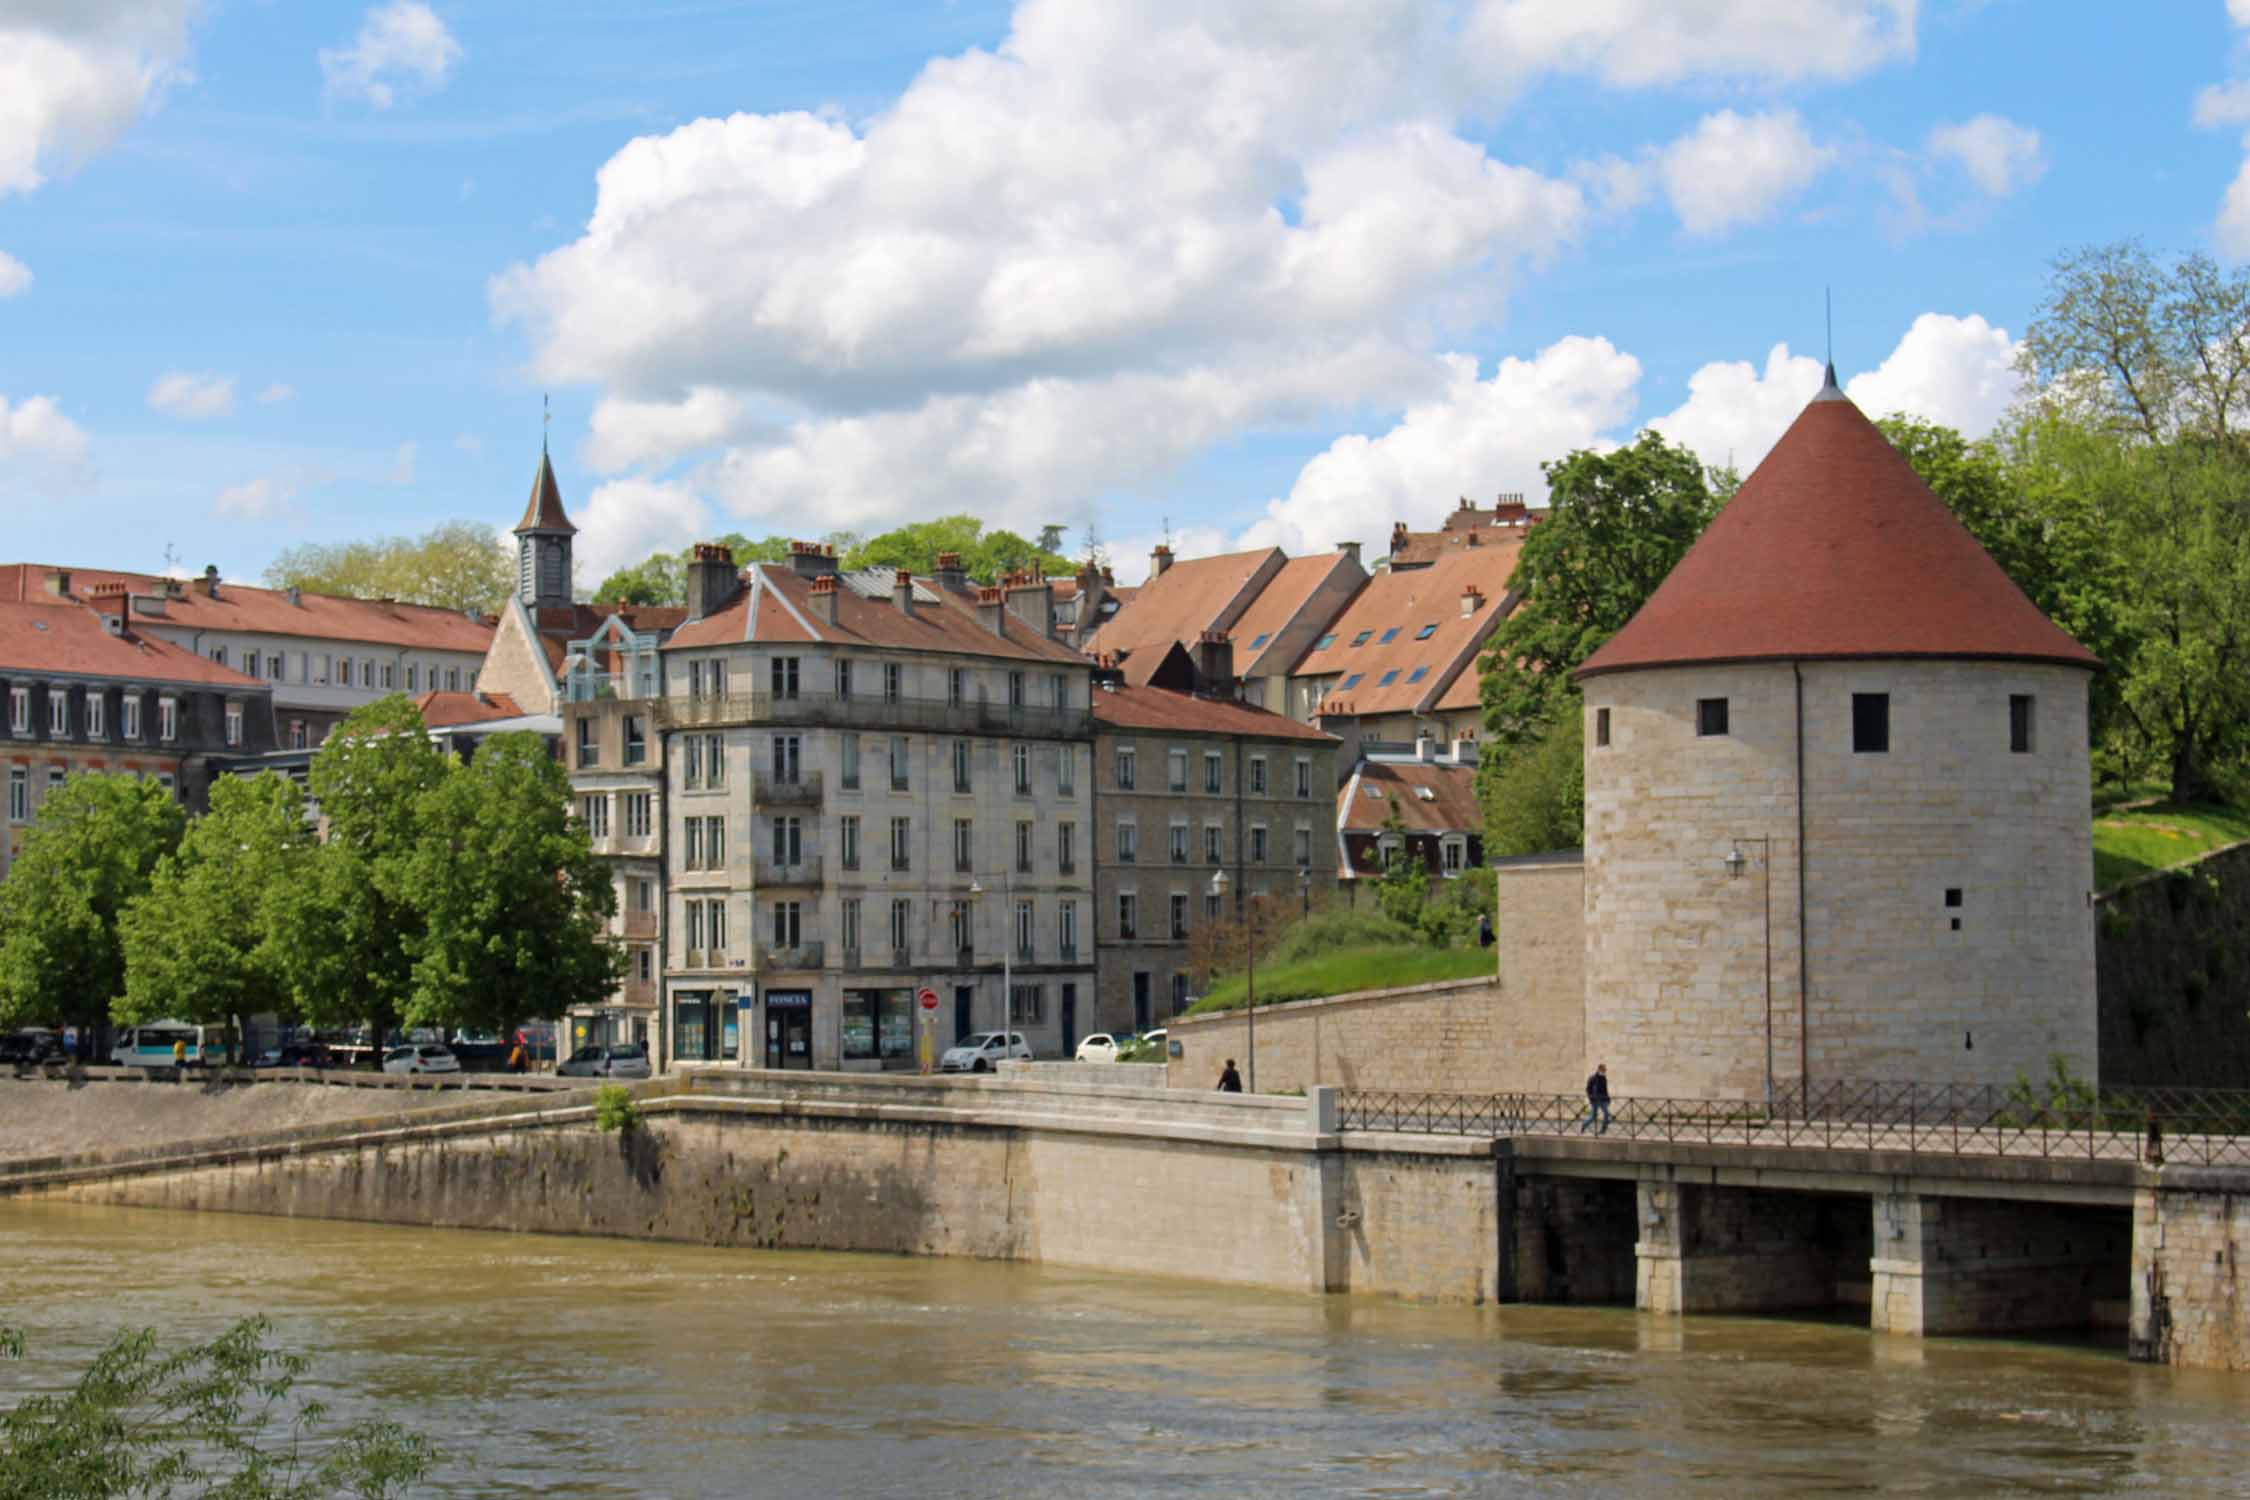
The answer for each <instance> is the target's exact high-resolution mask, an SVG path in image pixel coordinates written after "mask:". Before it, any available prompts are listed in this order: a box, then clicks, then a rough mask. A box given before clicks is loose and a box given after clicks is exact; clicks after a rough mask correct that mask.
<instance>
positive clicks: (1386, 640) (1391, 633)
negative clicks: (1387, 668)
mask: <svg viewBox="0 0 2250 1500" xmlns="http://www.w3.org/2000/svg"><path fill="white" fill-rule="evenodd" d="M1396 639H1398V627H1397V626H1396V625H1393V626H1392V627H1391V628H1390V629H1388V630H1386V631H1384V632H1383V638H1382V639H1381V640H1379V641H1377V642H1376V643H1375V644H1376V645H1378V646H1388V645H1389V644H1390V643H1391V642H1392V641H1394V640H1396Z"/></svg>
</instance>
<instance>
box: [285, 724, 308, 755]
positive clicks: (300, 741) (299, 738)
mask: <svg viewBox="0 0 2250 1500" xmlns="http://www.w3.org/2000/svg"><path fill="white" fill-rule="evenodd" d="M311 743H312V741H311V740H309V739H308V738H307V737H306V735H305V721H304V720H303V719H291V720H290V721H289V748H290V749H292V750H303V749H306V748H307V747H309V746H310V745H311Z"/></svg>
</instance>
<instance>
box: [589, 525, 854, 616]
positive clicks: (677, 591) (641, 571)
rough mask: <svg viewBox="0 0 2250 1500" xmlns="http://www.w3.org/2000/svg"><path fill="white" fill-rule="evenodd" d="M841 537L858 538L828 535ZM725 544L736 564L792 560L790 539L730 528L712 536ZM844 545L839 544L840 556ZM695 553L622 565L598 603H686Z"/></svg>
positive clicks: (597, 595)
mask: <svg viewBox="0 0 2250 1500" xmlns="http://www.w3.org/2000/svg"><path fill="white" fill-rule="evenodd" d="M839 539H841V540H842V541H844V542H845V543H847V544H849V543H851V542H853V541H855V540H856V539H855V538H853V537H851V536H850V534H849V533H847V532H840V531H838V532H830V533H829V534H828V536H827V538H826V540H827V541H828V543H829V544H830V545H831V546H835V545H836V544H837V543H838V541H839ZM710 540H711V541H713V542H716V543H718V544H719V545H721V546H723V547H728V548H731V549H732V550H733V552H734V560H735V561H736V562H737V563H754V562H766V563H777V562H787V561H788V560H789V538H787V537H780V536H768V537H760V538H759V539H758V540H756V541H752V540H751V539H750V538H748V537H746V536H744V535H743V534H742V533H741V532H739V531H730V532H727V533H726V534H724V535H722V536H716V537H712V538H711V539H710ZM842 551H843V547H841V546H838V547H837V552H838V554H839V555H841V553H842ZM694 556H695V548H694V547H693V546H688V547H683V548H681V549H680V550H679V551H677V552H654V553H651V554H649V555H648V556H647V557H645V558H643V559H641V560H640V561H639V562H637V563H634V564H633V565H632V566H630V567H625V568H619V569H618V570H617V571H616V572H614V573H612V574H610V575H609V577H607V578H605V579H603V580H602V583H601V587H600V588H597V589H595V590H594V602H595V603H596V604H685V603H687V565H688V562H689V560H690V559H692V558H693V557H694Z"/></svg>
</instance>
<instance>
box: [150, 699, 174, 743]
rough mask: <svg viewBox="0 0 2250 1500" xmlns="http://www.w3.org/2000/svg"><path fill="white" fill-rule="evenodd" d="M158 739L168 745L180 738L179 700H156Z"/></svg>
mask: <svg viewBox="0 0 2250 1500" xmlns="http://www.w3.org/2000/svg"><path fill="white" fill-rule="evenodd" d="M156 737H157V738H158V739H159V740H161V741H163V742H164V743H165V744H167V745H169V744H170V743H171V742H172V741H174V740H176V739H178V738H179V737H180V700H179V699H177V698H159V699H157V700H156Z"/></svg>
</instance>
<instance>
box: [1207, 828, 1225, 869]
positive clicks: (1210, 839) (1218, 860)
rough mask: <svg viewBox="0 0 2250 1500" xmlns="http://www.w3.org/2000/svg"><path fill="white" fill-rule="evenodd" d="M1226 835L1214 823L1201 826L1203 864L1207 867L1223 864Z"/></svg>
mask: <svg viewBox="0 0 2250 1500" xmlns="http://www.w3.org/2000/svg"><path fill="white" fill-rule="evenodd" d="M1225 849H1226V835H1225V833H1224V832H1223V831H1222V830H1221V829H1220V827H1219V825H1218V824H1216V823H1206V824H1204V825H1203V862H1204V863H1205V864H1207V865H1216V864H1223V863H1225Z"/></svg>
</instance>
